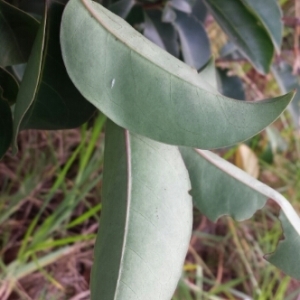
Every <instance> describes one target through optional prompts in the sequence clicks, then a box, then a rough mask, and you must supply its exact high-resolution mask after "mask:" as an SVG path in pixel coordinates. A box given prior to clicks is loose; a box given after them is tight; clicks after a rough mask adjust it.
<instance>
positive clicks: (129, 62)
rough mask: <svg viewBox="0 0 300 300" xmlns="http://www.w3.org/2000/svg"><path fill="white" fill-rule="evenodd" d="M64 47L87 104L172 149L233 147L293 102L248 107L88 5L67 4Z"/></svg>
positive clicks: (286, 98) (75, 1)
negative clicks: (178, 147) (175, 147)
mask: <svg viewBox="0 0 300 300" xmlns="http://www.w3.org/2000/svg"><path fill="white" fill-rule="evenodd" d="M61 46H62V53H63V59H64V62H65V65H66V67H67V71H68V73H69V76H70V78H71V79H72V81H73V83H74V84H75V85H76V87H77V88H78V89H79V91H80V92H81V93H82V95H83V96H84V97H85V98H86V99H88V100H89V101H90V102H91V103H93V104H94V105H95V106H96V107H97V108H98V109H99V110H101V111H102V112H103V113H104V114H106V115H107V116H108V117H109V118H110V119H112V120H113V121H114V122H115V123H117V124H118V125H119V126H122V127H124V128H127V129H129V130H131V131H133V132H135V133H138V134H141V135H144V136H147V137H149V138H152V139H154V140H157V141H161V142H164V143H168V144H176V145H184V146H194V147H197V148H202V149H209V148H218V147H223V146H228V145H232V144H235V143H237V142H239V141H242V140H245V139H247V138H249V137H251V136H253V135H255V134H256V133H258V132H259V131H261V130H262V129H263V128H265V127H266V126H267V125H268V124H270V123H271V122H273V121H274V120H275V119H276V118H277V117H278V116H279V114H280V113H281V112H282V111H283V110H284V109H285V107H286V106H287V105H288V103H289V102H290V100H291V98H292V97H293V93H290V94H287V95H284V96H281V97H278V98H274V99H269V100H264V101H259V102H249V103H247V102H241V101H236V100H233V99H230V98H227V97H224V96H221V95H220V94H219V93H218V92H217V91H216V90H215V89H214V88H213V87H212V86H211V85H210V83H209V82H206V81H205V79H203V78H201V76H198V75H197V72H196V71H195V70H194V69H192V68H191V67H189V66H187V65H186V64H184V63H183V62H181V61H179V60H178V59H176V58H174V57H173V56H171V55H170V54H168V53H167V52H165V51H163V50H162V49H160V48H159V47H158V46H156V45H154V44H153V43H151V42H150V41H149V40H147V39H146V38H145V37H143V36H142V35H141V34H139V33H138V32H137V31H135V30H134V29H133V28H132V27H131V26H130V25H128V24H127V23H126V22H125V21H124V20H122V19H121V18H119V17H118V16H116V15H114V14H112V13H111V12H109V11H108V10H106V9H105V8H104V7H102V6H101V5H99V4H98V3H94V2H91V1H89V0H84V1H79V0H71V1H69V3H68V5H67V6H66V9H65V11H64V15H63V20H62V26H61ZM82 74H85V76H84V77H83V76H82Z"/></svg>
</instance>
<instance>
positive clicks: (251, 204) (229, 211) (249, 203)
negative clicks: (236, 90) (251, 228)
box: [180, 147, 300, 278]
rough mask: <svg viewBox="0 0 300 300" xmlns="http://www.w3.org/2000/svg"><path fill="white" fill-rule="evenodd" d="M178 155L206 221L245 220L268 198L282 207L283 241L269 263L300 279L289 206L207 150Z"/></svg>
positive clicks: (298, 234) (298, 229)
mask: <svg viewBox="0 0 300 300" xmlns="http://www.w3.org/2000/svg"><path fill="white" fill-rule="evenodd" d="M180 152H181V154H182V157H183V159H184V162H185V164H186V167H187V169H188V172H189V176H190V180H191V184H192V191H191V195H192V196H193V201H194V203H195V205H196V206H197V207H198V208H199V209H200V211H201V212H202V213H203V214H205V215H206V216H207V217H208V218H209V219H211V220H213V221H216V220H217V219H218V218H219V217H221V216H223V215H230V216H232V217H233V218H235V219H236V220H238V221H241V220H245V219H248V218H250V217H251V216H252V215H253V214H254V213H255V212H256V211H257V210H258V209H261V208H262V207H263V206H264V205H265V204H266V201H267V199H268V198H270V199H272V200H274V201H275V202H276V203H277V204H278V205H279V206H280V207H281V209H282V212H283V214H284V216H283V215H282V217H281V220H282V222H283V223H282V224H283V229H284V234H285V238H286V239H285V240H284V241H283V242H281V243H279V247H278V249H277V250H276V251H275V253H274V254H273V255H271V256H270V257H269V261H270V262H272V263H273V264H274V265H276V266H277V267H279V268H280V269H282V270H283V271H284V272H285V273H287V274H289V275H291V276H293V277H295V278H300V267H299V266H300V255H299V251H298V249H299V245H300V219H299V217H298V215H297V213H296V212H295V211H294V209H293V207H292V206H291V204H290V203H289V202H288V201H287V200H286V199H285V198H284V197H283V196H282V195H281V194H279V193H278V192H276V191H275V190H273V189H272V188H270V187H268V186H267V185H265V184H263V183H261V182H259V181H258V180H256V179H254V178H253V177H251V176H250V175H248V174H247V173H245V172H244V171H242V170H241V169H239V168H237V167H236V166H234V165H232V164H230V163H229V162H227V161H225V160H224V159H222V158H221V157H219V156H217V155H216V154H214V153H212V152H210V151H205V150H197V149H189V148H186V147H180ZM291 258H292V259H291Z"/></svg>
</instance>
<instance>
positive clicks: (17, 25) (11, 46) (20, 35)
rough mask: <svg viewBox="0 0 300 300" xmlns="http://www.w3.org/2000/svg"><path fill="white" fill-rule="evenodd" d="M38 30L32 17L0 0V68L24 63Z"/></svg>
mask: <svg viewBox="0 0 300 300" xmlns="http://www.w3.org/2000/svg"><path fill="white" fill-rule="evenodd" d="M38 28H39V23H38V22H37V21H36V20H35V19H34V18H33V17H31V16H30V15H28V14H26V13H25V12H23V11H21V10H19V9H17V8H16V7H14V6H12V5H10V4H8V3H7V2H5V1H3V0H0V45H1V47H0V66H2V67H6V66H11V65H15V64H20V63H24V62H26V61H27V60H28V57H29V55H30V51H31V48H32V45H33V42H34V39H35V37H36V34H37V31H38Z"/></svg>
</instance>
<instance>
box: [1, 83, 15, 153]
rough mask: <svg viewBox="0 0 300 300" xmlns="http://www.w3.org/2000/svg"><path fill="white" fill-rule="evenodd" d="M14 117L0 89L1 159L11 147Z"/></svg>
mask: <svg viewBox="0 0 300 300" xmlns="http://www.w3.org/2000/svg"><path fill="white" fill-rule="evenodd" d="M12 126H13V124H12V115H11V110H10V107H9V104H8V102H7V101H6V100H3V94H2V91H1V88H0V159H1V158H2V157H3V155H4V154H5V152H6V151H7V149H8V148H9V146H10V143H11V139H12Z"/></svg>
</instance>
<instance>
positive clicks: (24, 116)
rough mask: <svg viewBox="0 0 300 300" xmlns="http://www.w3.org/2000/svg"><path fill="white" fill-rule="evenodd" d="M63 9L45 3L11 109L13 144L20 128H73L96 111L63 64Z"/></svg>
mask: <svg viewBox="0 0 300 300" xmlns="http://www.w3.org/2000/svg"><path fill="white" fill-rule="evenodd" d="M63 9H64V6H63V5H62V4H60V3H58V2H56V1H47V3H46V8H45V16H44V18H43V21H42V23H41V26H40V29H39V31H38V35H37V38H36V40H35V43H34V46H33V50H32V55H31V57H30V59H29V62H28V64H27V67H26V70H25V74H24V77H23V80H22V83H21V86H20V90H19V94H18V98H17V103H16V107H15V111H14V143H16V137H17V134H18V132H19V131H20V130H22V129H29V128H35V129H64V128H73V127H77V126H80V125H81V124H82V123H84V122H86V121H87V120H88V119H89V118H90V117H91V115H92V114H93V113H94V111H95V108H94V107H93V106H92V105H91V104H90V103H89V102H88V101H86V100H85V99H84V98H83V97H82V96H81V94H80V93H79V92H78V90H77V89H76V88H75V86H74V85H73V83H72V82H71V80H70V79H69V77H68V74H67V72H66V70H65V66H64V64H63V60H62V56H61V50H60V45H59V27H60V20H61V16H62V12H63ZM15 146H16V145H15Z"/></svg>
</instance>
